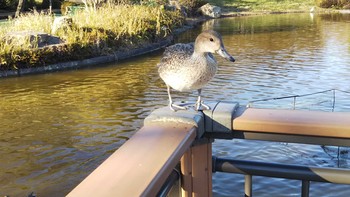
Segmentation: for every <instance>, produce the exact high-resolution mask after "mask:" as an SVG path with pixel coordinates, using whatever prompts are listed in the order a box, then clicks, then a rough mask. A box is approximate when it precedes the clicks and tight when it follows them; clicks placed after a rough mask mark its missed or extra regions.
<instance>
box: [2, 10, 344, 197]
mask: <svg viewBox="0 0 350 197" xmlns="http://www.w3.org/2000/svg"><path fill="white" fill-rule="evenodd" d="M204 29H215V30H217V31H219V32H220V33H221V34H222V35H223V40H224V43H225V46H226V49H227V50H228V51H229V53H231V54H232V55H233V56H234V57H235V58H236V62H235V63H231V62H227V61H225V60H223V59H221V58H220V57H218V56H216V57H217V60H218V61H219V64H220V66H219V70H218V73H217V75H216V77H215V79H214V80H213V81H211V82H210V84H209V85H208V86H207V87H205V88H204V89H203V93H202V94H203V99H204V100H207V101H215V100H225V101H238V102H240V104H243V105H245V104H247V103H248V102H249V101H252V100H257V99H262V98H273V97H281V96H289V95H296V94H299V95H300V94H308V93H313V92H317V91H323V90H328V89H339V90H343V91H347V92H350V82H349V79H350V34H349V32H350V15H310V14H285V15H266V16H250V17H240V18H226V19H219V20H211V21H208V22H206V23H204V24H203V25H202V26H200V27H199V28H197V29H193V30H191V31H189V32H186V33H184V34H182V35H181V36H180V37H179V38H178V40H177V42H192V41H193V40H194V39H195V37H196V35H198V33H199V32H200V31H202V30H204ZM161 54H162V51H158V52H155V53H152V54H148V55H145V56H142V57H138V58H133V59H132V60H128V61H123V62H118V63H113V64H107V65H99V66H95V67H92V68H87V69H80V70H71V71H65V72H58V73H48V74H41V75H32V76H24V77H20V78H6V79H0V119H1V122H0V146H1V149H0V155H1V162H0V196H4V195H10V196H25V195H27V194H29V193H30V192H32V191H34V192H35V193H36V194H37V195H38V196H52V197H55V196H64V195H65V194H67V193H68V192H69V191H70V190H71V189H73V188H74V187H75V186H76V185H77V184H78V183H79V182H80V181H81V180H83V179H84V178H85V177H86V176H87V175H88V174H89V173H90V172H91V171H92V170H93V169H94V168H96V167H97V166H98V165H99V164H100V163H101V162H103V161H104V160H105V159H106V158H107V157H108V156H109V155H111V154H112V153H113V152H114V151H115V150H116V149H118V147H120V146H121V145H122V144H123V143H124V142H125V141H126V140H127V139H128V138H130V137H131V136H132V135H133V134H134V133H135V132H136V131H137V130H138V129H139V128H140V127H141V126H142V124H143V119H144V118H145V117H146V116H147V115H148V114H149V113H150V112H151V111H153V110H154V109H156V108H159V107H162V106H165V105H167V104H168V101H167V94H166V87H165V85H164V84H163V82H162V81H161V80H160V78H159V77H158V74H157V68H156V64H157V63H158V62H159V59H160V56H161ZM347 92H341V91H336V104H335V108H334V111H350V102H348V100H349V98H350V94H348V93H347ZM332 96H333V92H326V93H323V94H317V95H312V96H309V97H302V98H298V99H297V102H296V107H297V108H300V109H305V110H323V111H325V110H327V111H331V110H332V103H333V101H332V98H333V97H332ZM173 98H174V99H175V100H191V101H195V100H196V92H193V93H174V94H173ZM292 103H293V100H290V99H289V100H288V99H287V100H281V101H268V102H258V103H254V105H253V106H255V107H273V108H291V107H292ZM340 150H345V151H342V152H343V153H344V154H341V155H340V157H339V158H338V157H337V153H338V152H337V151H338V148H337V147H321V146H317V145H302V144H293V143H278V142H260V141H251V140H216V141H215V142H214V145H213V154H214V155H216V156H224V157H234V158H236V159H249V160H257V161H274V162H282V163H289V164H303V165H313V166H332V167H349V166H350V165H349V162H350V159H349V155H348V154H347V152H348V151H347V150H348V148H346V147H341V148H340ZM243 180H244V179H243V176H242V175H233V174H224V173H215V174H214V177H213V192H214V196H243V195H244V193H243ZM253 194H254V195H255V196H299V195H300V182H299V181H293V180H284V179H272V178H264V177H254V185H253ZM349 195H350V186H344V185H331V184H320V183H311V195H310V196H344V197H345V196H349Z"/></svg>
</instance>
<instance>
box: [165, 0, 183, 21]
mask: <svg viewBox="0 0 350 197" xmlns="http://www.w3.org/2000/svg"><path fill="white" fill-rule="evenodd" d="M165 9H166V10H170V11H176V10H180V12H181V14H182V15H183V16H185V17H187V13H186V8H185V7H184V6H182V5H180V3H179V1H178V0H169V4H168V5H165Z"/></svg>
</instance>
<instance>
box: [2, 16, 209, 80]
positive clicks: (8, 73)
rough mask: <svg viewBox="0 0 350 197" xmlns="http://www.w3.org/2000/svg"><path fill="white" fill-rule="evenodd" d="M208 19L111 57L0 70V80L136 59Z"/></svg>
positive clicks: (189, 21) (192, 21) (191, 20)
mask: <svg viewBox="0 0 350 197" xmlns="http://www.w3.org/2000/svg"><path fill="white" fill-rule="evenodd" d="M210 19H211V18H208V17H196V18H187V19H186V23H185V25H183V26H182V27H180V28H177V29H175V30H174V34H173V35H170V36H167V37H165V38H163V39H162V40H160V41H158V42H154V43H149V44H147V45H146V46H143V47H140V48H135V49H131V50H129V51H126V52H123V51H116V52H115V53H114V54H111V55H104V56H97V57H93V58H88V59H83V60H75V61H69V62H58V63H56V64H50V65H46V66H40V67H34V68H20V69H17V70H0V79H1V78H7V77H21V76H23V75H30V74H41V73H49V72H58V71H64V70H72V69H79V68H85V67H89V66H92V65H96V64H105V63H111V62H117V61H119V60H125V59H128V58H132V57H136V56H139V55H144V54H147V53H151V52H153V51H157V50H160V49H162V48H165V47H167V46H169V45H170V44H171V43H173V41H174V36H176V35H177V34H180V33H182V32H185V31H187V30H189V29H192V28H194V27H196V26H198V25H199V24H201V23H203V22H205V21H207V20H210Z"/></svg>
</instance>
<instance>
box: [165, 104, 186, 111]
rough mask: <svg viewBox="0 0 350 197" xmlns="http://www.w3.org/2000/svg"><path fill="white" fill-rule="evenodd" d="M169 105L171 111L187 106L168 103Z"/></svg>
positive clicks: (183, 108) (184, 108)
mask: <svg viewBox="0 0 350 197" xmlns="http://www.w3.org/2000/svg"><path fill="white" fill-rule="evenodd" d="M169 107H170V109H171V110H172V111H174V112H176V111H178V110H187V109H188V107H187V106H181V105H176V104H174V103H170V104H169Z"/></svg>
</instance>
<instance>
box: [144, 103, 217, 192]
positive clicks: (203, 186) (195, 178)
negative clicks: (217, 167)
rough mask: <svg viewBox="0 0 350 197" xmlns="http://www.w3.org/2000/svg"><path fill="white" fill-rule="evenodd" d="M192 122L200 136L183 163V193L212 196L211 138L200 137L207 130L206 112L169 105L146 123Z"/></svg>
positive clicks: (181, 162)
mask: <svg viewBox="0 0 350 197" xmlns="http://www.w3.org/2000/svg"><path fill="white" fill-rule="evenodd" d="M170 123H171V124H174V123H176V124H179V123H186V124H192V125H193V126H195V127H197V140H196V141H195V142H194V143H193V145H192V146H191V147H190V148H189V149H188V150H187V151H186V152H185V153H184V155H183V156H182V158H181V160H180V164H181V175H182V178H181V185H182V189H181V190H182V191H181V194H182V196H183V197H192V196H193V197H211V196H212V147H211V146H212V141H211V140H210V139H208V138H201V137H202V136H203V134H204V131H205V125H204V114H203V113H202V112H197V111H194V110H186V111H182V110H181V111H177V112H173V111H171V110H170V109H169V108H168V107H166V108H161V109H157V110H156V111H154V112H152V114H151V115H150V116H148V117H147V118H146V119H145V125H162V124H170Z"/></svg>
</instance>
